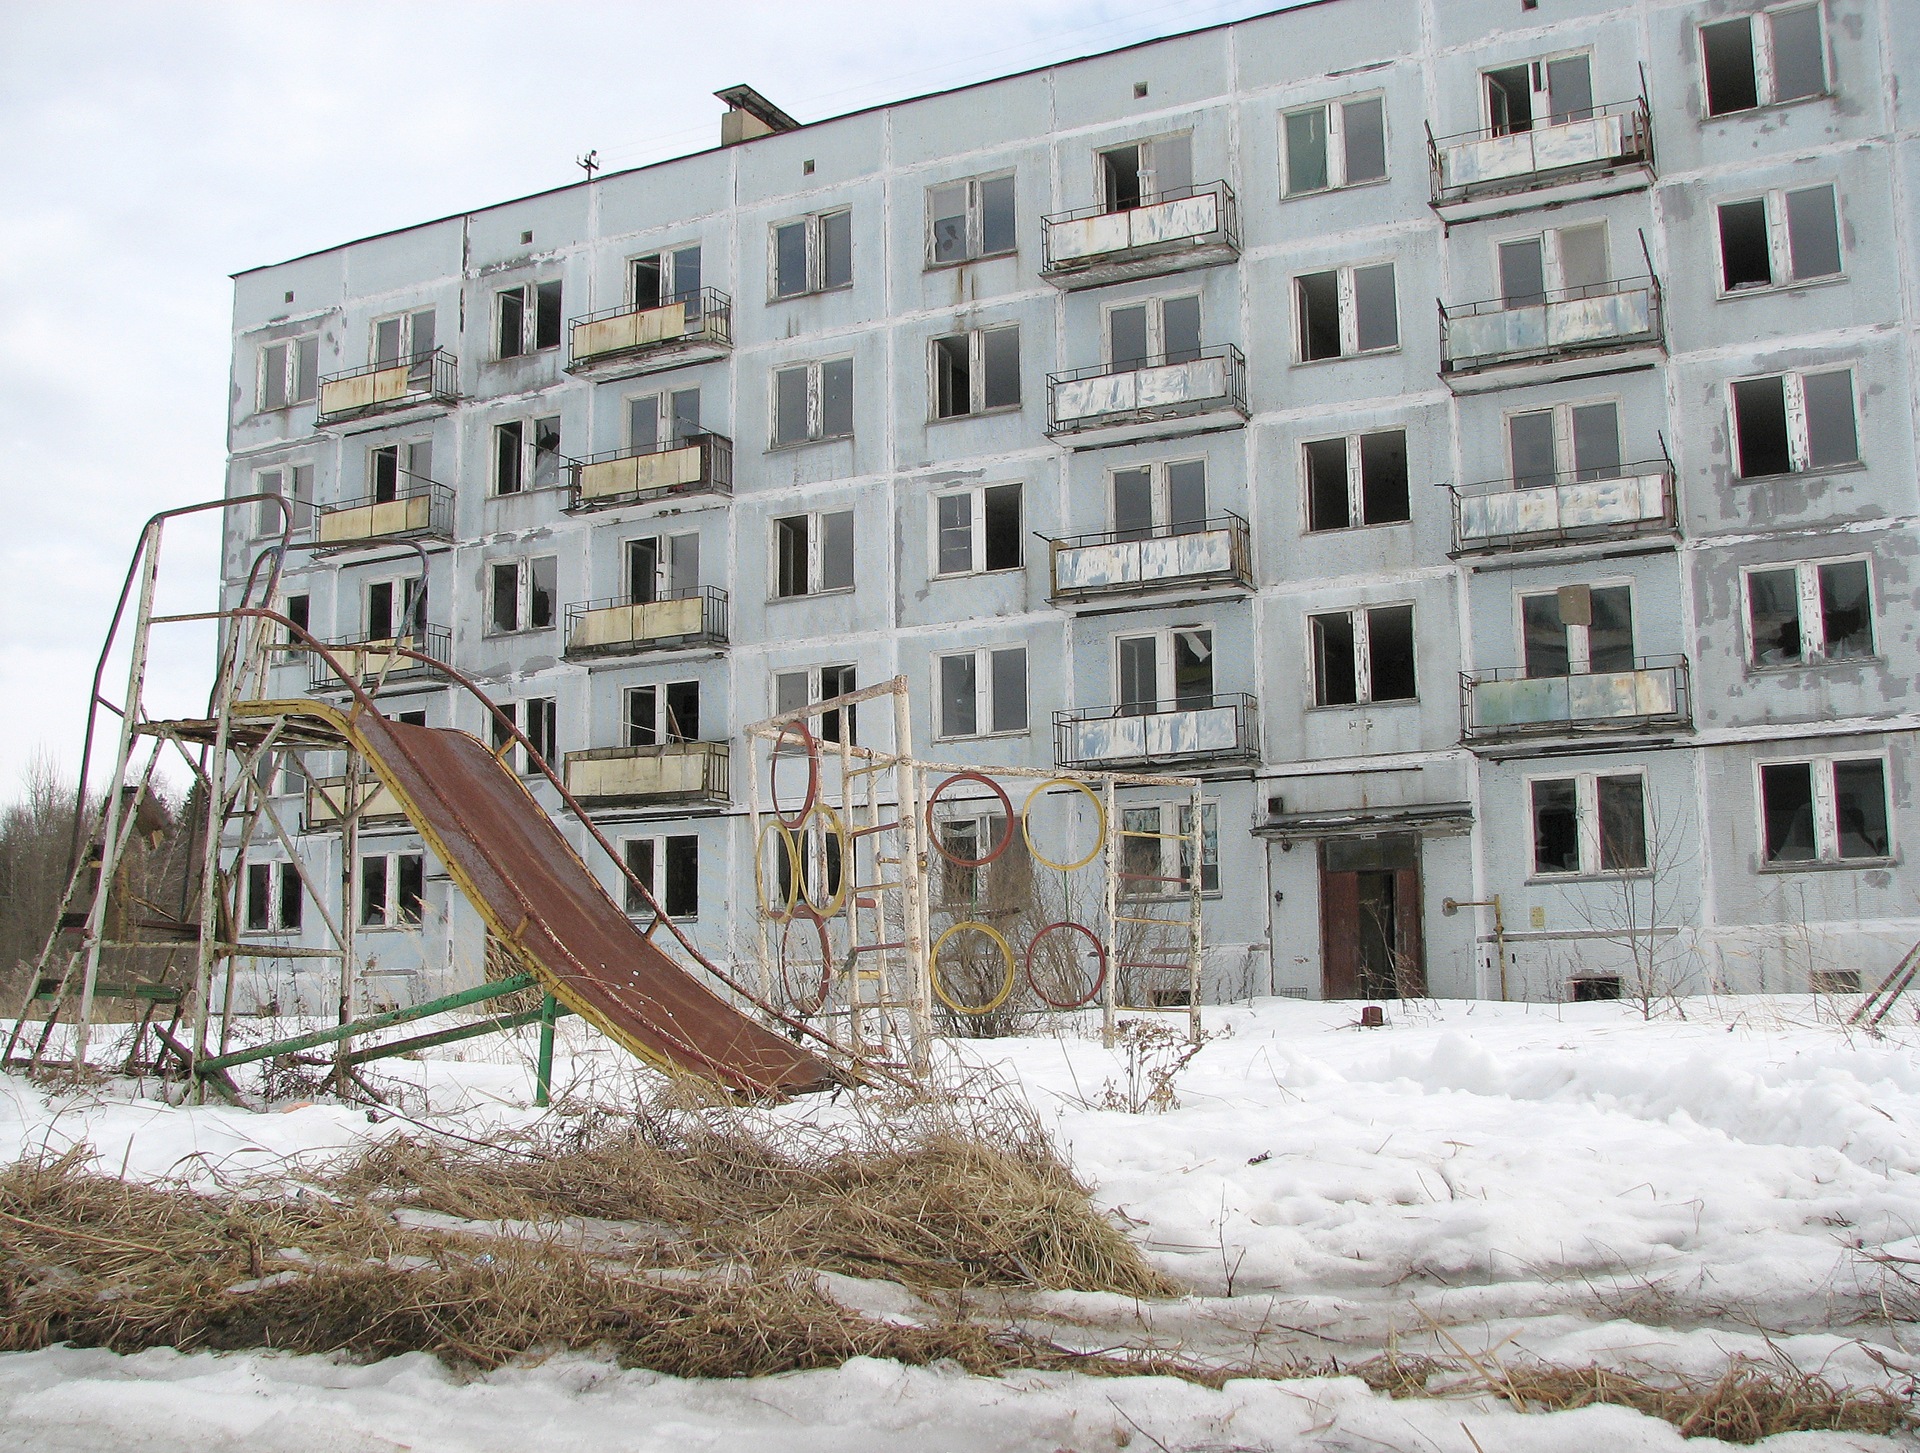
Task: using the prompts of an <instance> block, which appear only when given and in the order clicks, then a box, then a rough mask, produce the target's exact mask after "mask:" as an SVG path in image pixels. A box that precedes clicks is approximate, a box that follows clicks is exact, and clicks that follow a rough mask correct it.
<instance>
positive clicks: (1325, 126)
mask: <svg viewBox="0 0 1920 1453" xmlns="http://www.w3.org/2000/svg"><path fill="white" fill-rule="evenodd" d="M1386 105H1387V103H1386V101H1385V99H1384V98H1383V97H1380V96H1368V97H1365V98H1363V99H1360V100H1355V101H1333V102H1329V103H1327V104H1326V105H1323V106H1310V107H1307V108H1306V109H1304V110H1301V111H1289V112H1287V113H1286V115H1284V116H1283V117H1281V119H1280V125H1281V131H1282V141H1283V149H1284V152H1285V158H1286V167H1287V175H1286V182H1285V192H1286V195H1287V196H1289V197H1297V196H1301V195H1303V194H1305V193H1307V192H1324V191H1327V190H1328V189H1330V188H1334V187H1351V186H1355V185H1357V184H1358V183H1360V182H1377V181H1380V180H1382V179H1383V178H1384V177H1385V176H1386V174H1387V120H1386V115H1387V113H1386Z"/></svg>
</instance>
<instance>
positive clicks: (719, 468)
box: [567, 434, 733, 513]
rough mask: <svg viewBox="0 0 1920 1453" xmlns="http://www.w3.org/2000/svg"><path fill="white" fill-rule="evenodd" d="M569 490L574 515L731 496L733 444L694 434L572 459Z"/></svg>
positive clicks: (718, 437)
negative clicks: (674, 499)
mask: <svg viewBox="0 0 1920 1453" xmlns="http://www.w3.org/2000/svg"><path fill="white" fill-rule="evenodd" d="M567 489H568V504H567V510H568V512H569V513H572V512H575V511H582V510H604V509H612V508H614V507H615V506H617V505H629V504H639V503H641V502H643V501H647V500H655V499H663V498H665V497H667V496H669V495H699V494H731V493H732V492H733V441H732V440H731V439H729V438H727V437H726V436H725V435H724V434H691V435H688V436H687V437H685V438H682V439H669V440H667V441H666V442H665V443H664V444H645V445H641V446H640V447H638V448H634V449H610V450H607V451H606V452H605V453H601V454H589V455H588V456H587V457H586V458H584V459H570V460H568V461H567Z"/></svg>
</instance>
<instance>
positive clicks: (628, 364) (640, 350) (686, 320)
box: [567, 288, 733, 373]
mask: <svg viewBox="0 0 1920 1453" xmlns="http://www.w3.org/2000/svg"><path fill="white" fill-rule="evenodd" d="M732 347H733V299H732V298H730V297H729V296H728V295H727V294H725V293H723V292H721V291H720V290H719V289H718V288H695V289H693V290H691V291H689V292H684V293H676V294H674V295H673V296H672V297H669V298H663V299H662V300H661V301H660V302H658V303H650V304H647V305H645V306H643V307H634V306H633V305H631V304H629V305H627V306H626V307H621V308H607V309H604V310H603V311H601V312H598V313H588V314H586V315H585V316H584V317H580V318H575V319H574V320H573V322H572V323H571V324H569V325H568V329H567V371H568V372H569V373H582V372H601V371H603V370H604V371H607V372H617V373H651V372H653V371H654V370H656V369H662V368H679V367H681V366H682V365H684V364H688V363H697V362H700V361H702V360H704V359H709V358H718V357H720V356H721V355H723V354H725V353H727V352H728V351H729V350H731V349H732Z"/></svg>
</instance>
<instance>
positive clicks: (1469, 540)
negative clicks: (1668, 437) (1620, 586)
mask: <svg viewBox="0 0 1920 1453" xmlns="http://www.w3.org/2000/svg"><path fill="white" fill-rule="evenodd" d="M1451 493H1452V495H1453V553H1454V554H1455V555H1482V554H1493V553H1496V552H1500V551H1507V550H1529V549H1540V548H1544V547H1550V546H1555V545H1572V544H1580V543H1583V542H1586V541H1593V540H1623V539H1631V538H1633V537H1634V536H1637V535H1659V534H1673V533H1674V532H1675V531H1676V530H1678V528H1679V511H1678V507H1677V503H1676V500H1675V494H1674V470H1673V464H1672V461H1670V460H1667V459H1664V458H1663V459H1652V460H1644V461H1641V462H1640V463H1637V464H1628V465H1624V466H1622V467H1621V470H1620V472H1619V473H1618V474H1617V475H1615V476H1614V477H1611V478H1607V479H1591V478H1588V479H1581V478H1579V477H1577V476H1570V475H1556V476H1554V478H1553V479H1552V480H1551V481H1550V482H1533V481H1520V482H1516V481H1513V480H1506V479H1502V480H1492V481H1489V482H1487V483H1486V484H1477V485H1468V486H1465V487H1459V486H1456V487H1454V488H1453V489H1452V491H1451Z"/></svg>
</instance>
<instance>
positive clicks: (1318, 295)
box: [1293, 262, 1400, 362]
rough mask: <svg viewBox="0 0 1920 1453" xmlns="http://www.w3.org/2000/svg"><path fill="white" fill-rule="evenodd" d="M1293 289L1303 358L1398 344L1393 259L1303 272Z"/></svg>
mask: <svg viewBox="0 0 1920 1453" xmlns="http://www.w3.org/2000/svg"><path fill="white" fill-rule="evenodd" d="M1293 292H1294V311H1295V314H1296V316H1297V320H1298V324H1299V335H1298V338H1297V339H1296V342H1297V345H1298V347H1299V350H1300V358H1301V361H1303V362H1311V361H1312V360H1314V359H1318V358H1344V357H1346V356H1347V355H1349V354H1353V353H1369V352H1373V351H1374V350H1376V349H1381V348H1397V347H1399V346H1400V311H1399V302H1398V299H1397V296H1396V294H1395V290H1394V281H1393V264H1392V263H1390V262H1383V263H1375V264H1372V265H1370V266H1367V267H1341V268H1335V269H1333V270H1332V271H1330V272H1315V273H1307V274H1304V275H1302V276H1300V277H1296V278H1295V279H1294V280H1293Z"/></svg>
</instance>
